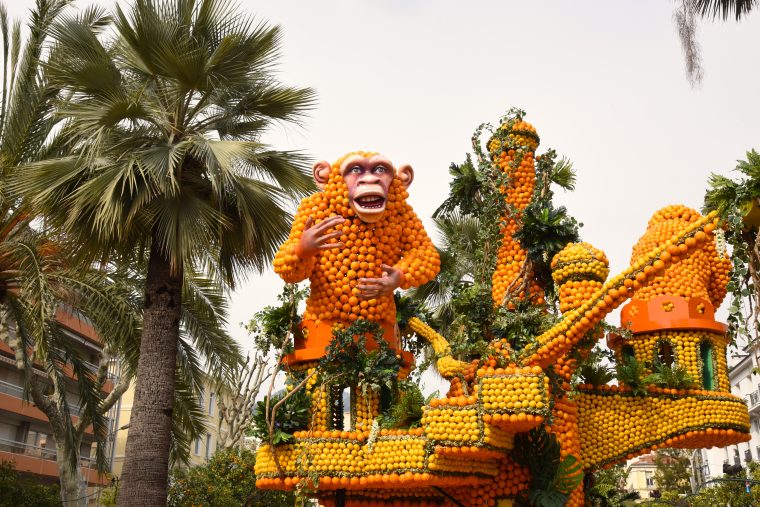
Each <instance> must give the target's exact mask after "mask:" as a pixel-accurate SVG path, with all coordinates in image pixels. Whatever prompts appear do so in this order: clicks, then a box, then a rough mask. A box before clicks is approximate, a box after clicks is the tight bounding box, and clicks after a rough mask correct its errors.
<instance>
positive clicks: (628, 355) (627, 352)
mask: <svg viewBox="0 0 760 507" xmlns="http://www.w3.org/2000/svg"><path fill="white" fill-rule="evenodd" d="M620 353H621V355H622V356H623V362H624V363H629V362H631V359H636V351H635V350H634V349H633V345H628V344H626V345H623V347H622V348H621V349H620Z"/></svg>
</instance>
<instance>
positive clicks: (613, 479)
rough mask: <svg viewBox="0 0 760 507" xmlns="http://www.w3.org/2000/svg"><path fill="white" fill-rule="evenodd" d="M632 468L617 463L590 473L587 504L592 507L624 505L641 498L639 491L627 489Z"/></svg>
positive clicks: (617, 506) (621, 506) (620, 506)
mask: <svg viewBox="0 0 760 507" xmlns="http://www.w3.org/2000/svg"><path fill="white" fill-rule="evenodd" d="M629 472H630V469H628V468H626V467H625V466H624V465H616V466H613V467H610V468H607V469H602V470H599V471H597V472H594V473H593V474H590V477H591V480H590V487H588V488H585V490H584V492H585V494H586V505H588V506H590V507H624V506H627V505H633V501H634V500H638V499H639V494H638V493H637V492H635V491H634V492H630V493H629V492H628V491H626V489H625V484H626V480H627V479H628V474H629Z"/></svg>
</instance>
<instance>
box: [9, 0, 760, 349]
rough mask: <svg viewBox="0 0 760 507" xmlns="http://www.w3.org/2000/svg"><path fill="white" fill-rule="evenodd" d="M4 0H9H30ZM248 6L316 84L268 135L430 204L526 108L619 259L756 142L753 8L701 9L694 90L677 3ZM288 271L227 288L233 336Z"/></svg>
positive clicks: (595, 230)
mask: <svg viewBox="0 0 760 507" xmlns="http://www.w3.org/2000/svg"><path fill="white" fill-rule="evenodd" d="M7 3H8V4H9V8H10V9H9V10H10V11H11V13H12V14H13V15H15V16H21V15H23V12H24V10H25V9H28V8H29V6H31V5H32V4H33V2H32V1H30V0H15V1H11V2H7ZM108 3H109V4H110V2H108ZM78 5H80V6H84V5H87V3H86V2H82V3H78ZM239 5H240V7H239V8H240V10H241V12H248V13H252V14H253V15H254V16H256V17H257V18H258V19H260V20H268V21H269V22H271V23H273V24H279V25H281V27H282V28H283V41H282V59H281V65H280V74H279V76H280V78H281V80H282V81H283V82H285V83H288V84H292V85H299V86H311V87H314V88H315V89H316V90H317V92H318V97H319V104H318V106H317V108H316V109H315V110H314V111H313V114H312V115H311V117H310V118H309V119H308V121H307V122H306V123H305V125H304V126H303V127H302V128H290V129H288V130H287V131H284V132H273V133H271V135H270V136H268V137H267V139H266V141H267V142H269V143H271V144H273V145H275V146H276V147H278V148H288V149H301V150H305V151H306V152H307V153H308V154H309V156H310V157H312V158H313V159H314V160H320V159H327V160H330V161H332V160H335V159H337V158H338V157H339V156H341V155H342V154H344V153H346V152H348V151H351V150H355V149H370V150H375V151H380V152H382V153H383V154H385V155H386V156H388V157H389V158H390V159H391V160H392V161H394V162H395V163H397V164H398V163H410V164H412V165H413V166H414V168H415V170H416V179H415V181H414V185H413V186H412V187H411V189H410V194H411V196H410V201H411V203H412V205H413V206H414V208H415V210H416V211H417V213H418V215H420V216H422V217H429V216H430V215H431V214H432V212H433V210H434V209H435V208H436V207H437V206H438V205H439V204H440V202H441V201H442V200H443V199H444V198H445V196H446V194H447V193H448V184H449V175H448V167H449V164H450V163H451V162H461V161H462V160H464V157H465V154H466V153H467V152H468V150H470V136H471V135H472V132H473V131H474V129H475V128H476V127H477V126H478V125H479V124H480V123H482V122H496V121H497V120H498V118H499V116H500V115H501V114H503V113H504V112H505V111H506V110H508V109H509V108H510V107H512V106H517V107H520V108H523V109H525V110H526V111H527V113H528V115H527V117H526V120H527V121H529V122H531V123H532V124H533V125H534V126H535V127H536V128H537V129H538V132H539V135H540V136H541V146H540V147H539V150H538V152H539V153H540V152H542V151H543V150H545V149H546V148H549V147H551V148H555V149H556V150H557V151H558V152H559V153H560V154H561V155H564V156H567V157H568V158H570V159H571V160H572V161H573V162H574V164H575V169H576V170H577V175H578V182H577V189H576V191H575V192H574V193H571V194H564V193H561V192H560V193H558V195H557V200H558V201H559V203H561V204H564V205H566V206H567V207H568V209H569V211H570V213H571V214H572V215H574V216H575V217H576V218H578V219H579V220H580V221H581V222H583V223H584V227H583V228H582V229H581V234H582V237H583V239H584V240H585V241H588V242H590V243H592V244H593V245H594V246H596V247H598V248H601V249H603V250H604V251H605V252H606V253H607V255H608V256H609V258H610V262H611V269H612V274H615V273H617V272H619V271H621V270H623V269H624V268H625V267H626V266H627V265H628V262H629V257H630V252H631V247H632V246H633V244H634V243H635V242H636V240H637V239H638V238H639V236H641V234H642V233H643V232H644V229H645V226H646V222H647V220H648V219H649V217H650V216H651V215H652V213H653V212H654V211H655V210H657V209H659V208H660V207H662V206H665V205H667V204H673V203H683V204H686V205H688V206H691V207H695V208H699V207H700V206H701V204H702V197H703V195H704V190H705V187H706V182H707V178H708V175H709V174H710V173H711V172H719V173H724V174H729V173H730V171H731V170H732V169H733V168H734V167H735V164H736V160H737V159H739V158H743V157H744V154H745V152H746V151H747V150H749V149H751V148H753V147H758V148H760V100H758V83H759V82H760V70H759V69H760V65H759V64H760V44H758V42H760V17H758V15H757V13H756V14H754V15H751V16H750V17H748V18H747V19H746V20H745V21H743V22H742V23H739V24H737V23H734V22H730V23H721V22H716V23H710V22H701V23H700V24H699V40H700V43H701V47H702V55H703V61H704V67H705V78H704V81H703V83H702V85H701V86H700V87H698V88H691V87H690V86H689V83H688V81H687V79H686V76H685V73H684V65H683V58H682V54H681V48H680V45H679V42H678V38H677V35H676V33H675V29H674V25H673V21H672V9H673V5H674V3H673V2H672V1H663V0H638V1H628V2H621V1H618V2H604V1H595V2H594V1H583V0H575V1H572V2H568V1H543V2H526V1H522V2H514V1H504V0H501V1H482V2H476V1H473V2H461V1H453V0H445V1H435V2H433V1H426V2H424V1H413V0H406V1H402V0H392V1H375V2H370V1H366V0H363V1H357V0H354V1H349V0H344V1H314V0H288V1H283V0H268V1H259V2H252V1H249V2H241V3H240V4H239ZM427 223H428V224H430V221H429V220H428V221H427ZM430 229H431V228H430V227H428V232H429V233H430V234H431V235H433V236H435V231H433V230H430ZM281 286H282V283H281V282H280V281H279V279H278V278H277V277H276V276H274V275H273V274H271V273H268V274H265V275H263V276H258V275H253V274H252V275H251V277H250V279H249V280H248V281H247V283H245V284H244V285H243V286H242V287H241V288H240V290H239V291H238V292H237V293H236V294H235V295H234V297H233V298H232V312H231V316H230V331H231V332H232V333H233V335H234V336H236V337H237V338H238V339H240V340H241V341H245V333H244V332H243V331H242V330H241V329H240V328H239V327H238V325H237V323H239V322H241V321H245V320H248V319H249V318H250V317H251V315H252V314H253V313H254V312H255V311H257V310H259V309H260V308H262V307H263V306H265V305H266V304H270V303H272V302H274V295H275V294H277V293H278V292H279V290H280V288H281ZM613 323H615V324H616V323H617V322H613Z"/></svg>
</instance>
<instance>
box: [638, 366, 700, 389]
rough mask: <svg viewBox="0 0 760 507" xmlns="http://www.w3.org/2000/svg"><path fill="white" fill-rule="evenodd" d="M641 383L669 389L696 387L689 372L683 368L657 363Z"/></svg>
mask: <svg viewBox="0 0 760 507" xmlns="http://www.w3.org/2000/svg"><path fill="white" fill-rule="evenodd" d="M643 382H644V383H645V384H653V385H656V386H659V387H669V388H671V389H691V388H693V387H695V385H696V384H695V382H694V379H693V378H692V377H691V375H689V371H688V370H687V369H686V368H684V367H683V366H678V365H676V364H673V365H670V366H669V365H667V364H663V363H659V362H657V363H655V364H654V367H653V371H652V373H650V374H649V375H647V376H646V377H644V379H643Z"/></svg>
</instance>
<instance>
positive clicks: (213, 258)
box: [18, 0, 314, 505]
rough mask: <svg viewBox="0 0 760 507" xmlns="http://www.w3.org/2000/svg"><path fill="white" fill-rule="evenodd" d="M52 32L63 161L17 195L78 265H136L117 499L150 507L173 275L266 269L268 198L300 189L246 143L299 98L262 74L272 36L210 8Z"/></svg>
mask: <svg viewBox="0 0 760 507" xmlns="http://www.w3.org/2000/svg"><path fill="white" fill-rule="evenodd" d="M55 37H56V39H57V43H58V45H59V47H60V48H61V49H62V50H61V51H55V52H54V54H55V58H53V57H51V59H50V62H49V65H48V72H49V76H50V79H51V82H53V83H55V84H56V85H57V86H60V87H61V89H62V93H63V94H64V95H65V96H66V97H67V98H68V100H67V101H66V102H64V103H63V104H62V106H61V110H60V114H61V116H62V118H64V120H65V121H64V124H63V126H62V127H61V138H62V139H65V140H66V141H67V143H68V145H67V149H68V150H69V154H68V155H67V156H62V157H60V158H58V159H57V160H51V161H45V162H41V163H38V164H36V165H35V166H34V167H33V168H31V170H29V171H25V173H24V175H23V178H21V179H20V180H19V183H18V188H19V189H20V190H21V191H23V192H24V194H25V195H27V196H30V203H32V205H33V206H36V207H39V209H42V210H44V211H45V213H46V215H47V216H49V217H50V218H49V219H50V220H51V222H52V223H54V224H55V225H58V226H60V227H62V228H63V230H65V231H66V232H67V233H68V234H70V235H72V236H73V237H75V238H76V239H77V241H78V242H79V244H80V245H81V247H82V252H83V254H87V255H89V258H91V259H99V260H101V261H107V260H112V259H115V258H124V257H128V258H135V257H137V258H142V259H144V262H145V264H146V265H147V271H146V278H145V300H144V314H143V331H142V337H141V343H140V359H139V364H138V372H137V384H136V391H135V402H134V405H133V409H132V419H131V422H130V430H129V436H128V440H127V449H126V453H127V456H126V460H125V464H124V473H123V476H122V479H121V488H120V491H121V492H124V493H125V494H120V496H119V500H118V502H119V505H162V504H164V503H165V502H166V492H167V484H166V482H167V460H168V454H169V447H170V434H171V425H172V415H173V406H174V395H175V364H176V355H177V344H178V340H179V338H180V334H179V333H180V321H181V317H182V311H183V308H184V306H185V305H184V303H185V300H184V298H183V295H184V294H183V292H184V288H185V287H184V283H183V281H184V280H185V279H186V276H185V273H186V272H187V271H189V270H191V271H193V272H197V273H201V274H205V275H206V277H207V279H208V280H209V281H210V282H211V283H218V284H223V285H224V287H227V288H230V287H234V284H235V282H236V280H238V279H239V277H240V276H241V275H242V273H243V271H244V270H245V269H247V268H254V269H258V270H262V269H263V268H264V267H265V266H266V265H267V263H268V262H269V259H271V257H272V256H273V254H274V251H275V248H276V247H277V246H278V244H279V243H280V242H281V241H282V240H283V239H284V237H285V235H286V234H287V231H288V228H289V222H290V215H289V214H288V213H287V212H286V211H285V210H283V204H284V203H285V202H286V201H289V200H295V199H297V198H300V197H301V196H303V195H305V194H306V193H308V192H309V191H311V190H312V187H311V181H310V179H309V178H308V177H307V175H306V171H305V170H304V168H303V166H302V159H301V157H300V156H299V155H298V154H297V153H292V152H282V151H276V150H273V149H270V148H269V147H268V146H266V145H265V144H262V143H261V135H262V133H263V132H265V131H266V130H267V129H268V128H269V127H270V126H271V125H272V124H273V123H275V122H279V123H288V122H297V121H298V120H300V119H301V118H302V116H303V114H304V113H305V112H306V111H307V110H308V109H309V108H310V107H311V106H312V104H313V100H314V92H313V91H312V90H310V89H300V88H292V87H287V86H284V85H282V84H280V83H279V82H278V81H277V79H276V78H275V76H274V74H273V67H274V64H275V63H276V61H277V56H278V47H279V40H280V30H279V28H277V27H271V26H268V25H267V24H265V23H256V22H254V21H253V20H252V19H251V18H250V17H249V16H246V15H242V14H240V13H239V12H236V11H235V10H233V9H232V8H231V6H230V4H229V3H228V2H226V1H224V0H201V1H198V2H196V1H194V0H175V1H170V0H136V1H135V3H134V4H133V6H132V8H131V10H130V11H129V12H128V13H125V12H124V11H122V9H121V8H119V7H117V8H116V11H115V33H114V34H109V33H107V32H106V31H104V30H103V27H102V26H101V25H97V26H93V24H91V23H86V22H83V20H81V19H73V18H71V19H67V20H66V21H65V22H63V23H61V24H60V26H59V27H58V29H57V30H56V32H55Z"/></svg>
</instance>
